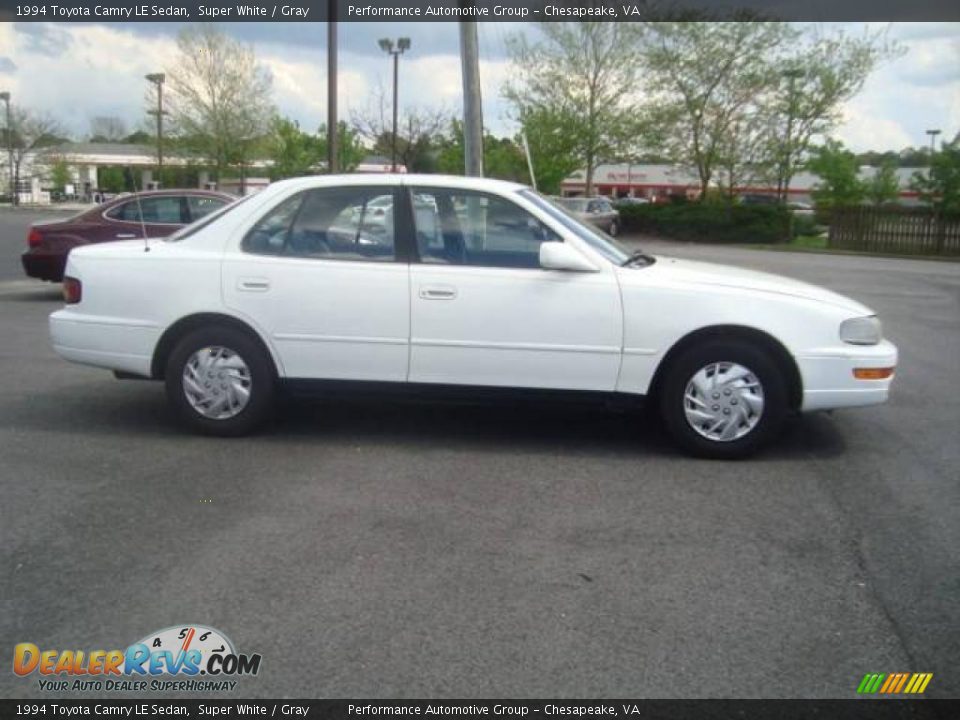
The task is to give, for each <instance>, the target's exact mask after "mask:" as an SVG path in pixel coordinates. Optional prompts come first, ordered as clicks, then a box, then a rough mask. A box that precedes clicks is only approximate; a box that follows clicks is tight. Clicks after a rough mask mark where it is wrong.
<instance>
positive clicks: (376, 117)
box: [350, 87, 450, 172]
mask: <svg viewBox="0 0 960 720" xmlns="http://www.w3.org/2000/svg"><path fill="white" fill-rule="evenodd" d="M391 112H392V111H391V109H390V106H389V104H388V102H387V99H386V94H385V93H384V92H383V88H382V87H381V88H378V89H377V90H376V91H375V92H374V96H373V99H372V101H371V102H370V104H368V105H367V107H366V108H364V109H362V110H356V111H354V112H352V113H351V115H350V123H351V125H352V126H353V130H354V131H355V132H356V133H357V134H359V135H360V137H362V138H364V139H365V140H367V142H369V143H370V145H371V147H372V150H373V152H375V153H377V154H379V155H383V156H385V157H391V156H392V154H393V119H392V114H391ZM449 123H450V112H449V111H447V110H445V109H442V108H440V109H436V108H423V107H412V106H411V107H407V108H404V110H403V112H402V113H399V114H398V118H397V163H398V164H400V165H403V166H405V167H406V168H407V170H408V171H410V172H432V171H433V170H434V169H435V168H436V154H437V152H438V151H439V147H440V144H441V142H442V137H443V130H444V128H446V127H447V125H448V124H449Z"/></svg>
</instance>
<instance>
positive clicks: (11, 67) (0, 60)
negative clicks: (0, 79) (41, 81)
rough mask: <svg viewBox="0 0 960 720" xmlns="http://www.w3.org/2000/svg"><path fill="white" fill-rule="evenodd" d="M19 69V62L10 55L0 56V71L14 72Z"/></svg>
mask: <svg viewBox="0 0 960 720" xmlns="http://www.w3.org/2000/svg"><path fill="white" fill-rule="evenodd" d="M16 71H17V64H16V63H15V62H13V60H11V59H10V58H8V57H0V73H12V72H16Z"/></svg>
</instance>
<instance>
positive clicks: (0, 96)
mask: <svg viewBox="0 0 960 720" xmlns="http://www.w3.org/2000/svg"><path fill="white" fill-rule="evenodd" d="M0 100H3V102H4V103H6V106H7V159H8V160H9V162H10V177H9V182H7V188H8V189H9V192H10V204H11V205H16V204H17V202H16V195H17V193H16V188H14V187H13V121H12V120H11V119H10V92H9V91H7V90H4V91H3V92H0Z"/></svg>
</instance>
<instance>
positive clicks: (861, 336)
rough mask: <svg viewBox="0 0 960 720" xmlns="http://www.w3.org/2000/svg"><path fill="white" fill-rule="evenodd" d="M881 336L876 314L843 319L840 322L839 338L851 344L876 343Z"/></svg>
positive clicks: (881, 330) (881, 331)
mask: <svg viewBox="0 0 960 720" xmlns="http://www.w3.org/2000/svg"><path fill="white" fill-rule="evenodd" d="M882 337H883V328H882V327H881V326H880V320H878V319H877V316H876V315H870V316H869V317H858V318H850V319H849V320H844V321H843V322H842V323H840V339H841V340H843V341H844V342H845V343H850V344H851V345H876V344H877V343H879V342H880V338H882Z"/></svg>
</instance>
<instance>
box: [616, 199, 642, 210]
mask: <svg viewBox="0 0 960 720" xmlns="http://www.w3.org/2000/svg"><path fill="white" fill-rule="evenodd" d="M649 204H650V200H648V199H647V198H642V197H622V198H618V199H617V200H616V201H615V202H614V204H613V206H614V207H616V208H621V207H624V206H626V205H649Z"/></svg>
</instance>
